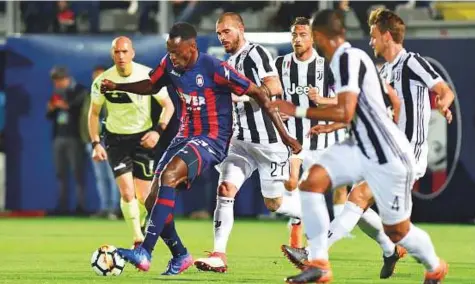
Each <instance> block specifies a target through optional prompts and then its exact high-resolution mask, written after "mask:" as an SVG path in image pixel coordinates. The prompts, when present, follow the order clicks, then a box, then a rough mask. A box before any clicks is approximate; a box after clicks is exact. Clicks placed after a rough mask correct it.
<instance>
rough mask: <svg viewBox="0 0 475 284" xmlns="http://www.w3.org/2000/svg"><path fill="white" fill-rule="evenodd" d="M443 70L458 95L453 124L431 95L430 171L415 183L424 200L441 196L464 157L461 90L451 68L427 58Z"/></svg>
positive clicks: (453, 109)
mask: <svg viewBox="0 0 475 284" xmlns="http://www.w3.org/2000/svg"><path fill="white" fill-rule="evenodd" d="M425 59H426V60H427V61H429V63H430V64H431V65H432V67H433V68H434V69H435V71H437V73H439V75H440V76H441V77H442V78H443V79H444V81H445V82H447V84H448V85H449V87H450V88H451V89H452V91H453V92H454V94H455V100H454V103H453V105H452V107H451V108H450V109H451V110H452V115H453V119H452V123H451V124H448V123H447V121H446V120H445V118H444V117H443V116H442V115H441V114H440V113H439V111H438V110H437V109H436V108H435V104H434V96H433V95H431V96H430V97H431V107H432V115H431V118H430V122H429V133H428V135H427V140H428V144H429V145H428V146H429V147H428V148H429V153H428V159H427V171H426V174H425V176H424V177H422V178H421V179H419V180H418V181H417V182H416V183H415V184H414V189H413V194H414V196H416V197H418V198H421V199H433V198H435V197H437V196H439V195H440V194H441V193H442V192H443V191H444V190H445V189H446V188H447V185H448V184H449V182H450V180H451V179H452V177H453V175H454V173H455V168H456V166H457V163H458V160H459V157H460V147H461V142H462V121H461V114H460V104H459V101H458V99H457V92H456V89H455V86H454V84H453V81H452V79H451V78H450V75H449V74H448V72H447V70H446V69H445V68H444V67H443V66H442V64H440V62H438V61H437V60H435V59H433V58H430V57H425Z"/></svg>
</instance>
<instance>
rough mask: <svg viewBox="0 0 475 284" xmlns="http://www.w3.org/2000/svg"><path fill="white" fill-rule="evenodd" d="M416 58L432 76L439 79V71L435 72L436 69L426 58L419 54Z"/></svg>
mask: <svg viewBox="0 0 475 284" xmlns="http://www.w3.org/2000/svg"><path fill="white" fill-rule="evenodd" d="M414 58H415V59H416V60H417V62H419V64H420V65H421V67H422V68H423V69H424V71H425V72H427V73H428V74H429V75H430V76H431V77H432V79H437V77H439V76H437V73H435V72H434V70H432V68H431V67H430V65H429V64H428V63H427V62H426V61H425V60H424V59H422V58H421V57H420V56H419V55H417V54H415V55H414Z"/></svg>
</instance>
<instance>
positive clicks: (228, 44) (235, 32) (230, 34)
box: [216, 12, 244, 54]
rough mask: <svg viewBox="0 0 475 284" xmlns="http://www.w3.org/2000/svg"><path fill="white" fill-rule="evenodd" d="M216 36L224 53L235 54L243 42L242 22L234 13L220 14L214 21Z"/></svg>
mask: <svg viewBox="0 0 475 284" xmlns="http://www.w3.org/2000/svg"><path fill="white" fill-rule="evenodd" d="M216 34H217V35H218V39H219V41H220V42H221V44H222V45H223V47H224V50H225V51H226V53H231V54H233V53H236V52H237V51H238V50H239V48H240V46H241V44H242V43H243V42H244V22H243V20H242V18H241V15H239V14H238V13H234V12H226V13H224V14H222V15H221V16H220V17H219V19H218V20H217V21H216Z"/></svg>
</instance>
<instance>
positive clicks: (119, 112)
mask: <svg viewBox="0 0 475 284" xmlns="http://www.w3.org/2000/svg"><path fill="white" fill-rule="evenodd" d="M111 56H112V59H113V61H114V66H112V67H111V68H109V69H107V70H106V71H104V73H102V74H101V75H100V76H98V77H97V78H96V79H95V80H94V82H93V83H92V87H91V104H90V109H89V118H88V126H89V136H90V138H91V141H92V142H91V143H92V148H93V153H92V156H93V159H94V160H95V161H105V160H108V161H109V164H110V166H111V168H112V170H113V172H114V176H115V178H116V182H117V186H118V187H119V190H120V195H121V199H120V208H121V210H122V214H123V216H124V220H125V222H126V223H127V225H128V226H129V227H130V229H131V230H132V233H133V241H134V244H135V245H137V244H140V243H141V242H143V240H144V235H143V233H142V230H141V227H144V226H145V221H146V217H147V210H146V208H145V205H144V204H145V200H146V198H147V196H148V195H149V193H150V184H151V181H152V178H153V170H154V157H155V153H154V152H155V146H156V144H157V142H158V138H159V137H160V133H161V132H162V131H163V130H164V129H165V128H166V127H167V124H168V121H169V120H170V118H171V116H172V115H173V112H174V107H173V103H172V101H171V100H170V98H169V97H168V95H167V93H166V92H165V93H161V94H156V93H154V94H153V96H151V97H143V96H138V95H136V94H134V93H131V92H124V91H122V92H120V91H117V90H115V91H110V92H106V93H104V94H101V91H100V84H101V81H102V80H104V79H108V80H112V81H115V82H118V83H127V82H134V81H141V80H144V79H146V78H148V73H149V72H150V71H151V69H150V68H149V67H147V66H144V65H141V64H138V63H136V62H134V61H133V59H134V56H135V51H134V48H133V45H132V41H131V40H130V39H129V38H127V37H123V36H122V37H118V38H116V39H114V40H113V41H112V47H111ZM152 97H153V99H154V100H157V101H158V103H159V104H160V105H161V106H162V108H163V110H162V113H161V115H160V120H159V121H158V124H157V127H156V128H155V129H153V128H152V127H153V125H154V124H155V123H154V121H153V118H152V111H151V104H152V102H151V100H152ZM104 105H105V107H106V108H107V113H108V116H107V120H106V125H105V127H106V135H105V140H104V146H105V147H104V146H103V144H102V143H101V142H102V141H101V139H100V136H99V128H100V127H99V125H100V122H99V116H100V113H101V109H102V107H103V106H104Z"/></svg>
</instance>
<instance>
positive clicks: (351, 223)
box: [328, 201, 363, 247]
mask: <svg viewBox="0 0 475 284" xmlns="http://www.w3.org/2000/svg"><path fill="white" fill-rule="evenodd" d="M361 215H363V209H361V208H360V207H359V206H358V205H356V204H354V203H353V202H350V201H347V202H346V203H345V206H344V208H343V211H342V212H341V214H340V215H339V216H338V217H336V218H335V219H333V221H332V222H331V224H330V231H329V232H328V247H331V246H332V245H333V244H334V243H335V242H337V241H338V240H340V239H342V238H344V237H345V236H347V235H348V234H349V233H350V232H351V231H352V230H353V228H354V227H356V224H358V220H360V218H361Z"/></svg>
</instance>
